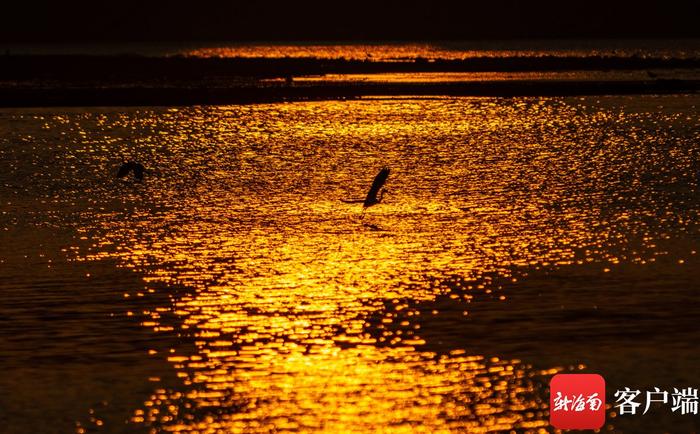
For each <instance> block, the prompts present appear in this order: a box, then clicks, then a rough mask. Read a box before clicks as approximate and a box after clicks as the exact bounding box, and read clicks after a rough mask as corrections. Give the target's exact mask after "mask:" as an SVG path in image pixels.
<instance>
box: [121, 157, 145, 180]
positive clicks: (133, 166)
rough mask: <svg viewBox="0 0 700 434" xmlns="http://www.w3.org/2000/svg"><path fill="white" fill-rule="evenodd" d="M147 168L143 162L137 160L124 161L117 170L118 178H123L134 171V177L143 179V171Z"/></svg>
mask: <svg viewBox="0 0 700 434" xmlns="http://www.w3.org/2000/svg"><path fill="white" fill-rule="evenodd" d="M145 170H146V169H145V168H144V167H143V165H142V164H141V163H137V162H135V161H128V162H124V163H123V164H122V165H121V166H120V167H119V170H118V171H117V178H123V177H125V176H126V175H128V174H129V172H131V171H133V172H134V179H136V180H138V181H141V180H143V173H144V171H145Z"/></svg>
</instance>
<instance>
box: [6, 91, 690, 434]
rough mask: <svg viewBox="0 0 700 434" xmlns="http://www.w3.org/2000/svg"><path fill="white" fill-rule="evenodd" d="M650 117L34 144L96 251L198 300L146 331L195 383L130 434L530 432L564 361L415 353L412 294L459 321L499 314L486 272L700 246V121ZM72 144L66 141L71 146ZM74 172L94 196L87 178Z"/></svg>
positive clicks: (139, 127)
mask: <svg viewBox="0 0 700 434" xmlns="http://www.w3.org/2000/svg"><path fill="white" fill-rule="evenodd" d="M622 102H623V103H624V99H623V100H622ZM648 103H649V104H650V109H649V110H641V111H638V112H627V111H625V110H624V109H620V108H619V106H618V105H619V104H620V101H613V102H609V103H607V104H608V106H605V107H600V106H598V107H592V106H595V104H599V103H596V102H595V101H591V100H582V101H579V100H566V101H563V100H558V99H515V100H504V99H464V98H456V99H452V98H450V99H425V100H420V99H407V100H403V99H387V100H382V99H376V100H368V101H354V102H333V101H329V102H309V103H295V104H274V105H252V106H239V107H196V108H186V109H170V110H165V109H153V110H149V109H138V110H127V111H109V110H106V111H96V112H95V113H79V112H68V113H65V114H60V115H59V114H46V115H41V119H39V120H40V121H41V122H42V123H43V124H44V125H45V129H44V131H43V132H40V133H38V134H37V137H33V138H32V140H47V141H49V142H50V143H52V145H51V146H52V149H53V150H54V151H55V152H62V153H64V155H65V156H66V157H65V158H66V160H67V162H66V163H63V164H65V166H60V167H61V168H59V169H52V170H59V171H60V170H65V173H64V174H63V175H59V177H60V176H65V177H66V178H67V179H66V186H65V188H64V189H63V190H61V191H60V200H64V201H65V200H77V199H75V198H77V197H82V196H81V195H82V194H83V192H84V191H86V190H87V191H89V192H90V194H91V196H92V199H90V200H91V203H92V205H91V207H90V208H89V211H87V212H81V213H80V215H78V216H74V217H73V218H74V219H75V221H74V224H75V225H76V227H78V228H79V230H81V231H84V232H85V233H86V234H89V235H90V236H92V237H93V238H92V239H93V240H94V248H93V249H92V250H91V252H89V253H86V254H84V256H83V257H84V258H85V259H99V258H103V257H117V258H119V259H120V260H121V263H122V264H123V265H124V266H125V267H128V268H132V269H134V270H137V271H139V272H143V273H145V275H146V285H147V287H148V288H151V289H155V290H163V289H162V284H165V285H170V286H171V287H176V286H177V287H181V288H185V290H183V291H178V292H177V295H172V296H171V302H172V303H171V305H168V306H158V307H155V308H154V309H152V310H149V311H147V312H144V316H145V319H144V324H145V325H147V326H148V327H152V328H153V329H154V330H155V331H157V332H163V333H172V332H175V333H179V334H180V335H181V337H182V340H183V341H186V342H191V343H192V347H193V350H192V351H191V353H188V354H179V353H174V354H171V356H170V357H169V361H170V362H171V363H172V364H173V365H174V366H175V367H176V368H177V370H178V372H179V376H180V377H181V378H182V381H183V386H182V388H181V389H179V390H164V389H158V390H156V391H155V392H154V394H153V396H152V399H150V400H149V401H148V402H146V403H145V404H144V406H143V408H142V409H139V410H137V411H136V412H135V413H134V417H133V419H132V422H134V423H143V424H146V425H147V426H152V427H156V428H159V429H162V430H164V431H190V432H217V431H227V430H234V431H246V432H248V431H255V432H272V431H275V432H279V431H288V430H289V431H328V432H340V431H366V432H377V431H387V432H403V431H405V432H414V431H425V432H443V431H444V432H448V431H462V432H464V431H469V432H487V431H502V430H509V429H515V430H519V431H524V430H533V431H537V430H540V429H542V430H544V429H545V428H546V427H547V424H548V410H547V408H548V403H547V400H548V397H547V393H546V386H547V382H548V379H549V377H550V376H551V375H552V374H553V373H555V372H557V370H560V369H563V368H562V367H552V366H539V367H533V366H531V365H530V364H528V363H527V361H524V362H522V361H519V360H507V359H505V360H503V359H500V358H499V357H498V355H496V354H478V353H476V354H474V353H472V352H470V349H469V348H459V347H456V348H452V347H446V348H444V349H443V351H440V352H436V351H426V350H424V349H421V346H422V344H423V343H424V341H423V339H422V338H421V329H420V321H419V319H420V318H419V316H420V312H418V311H411V309H412V308H410V307H408V304H407V301H411V302H412V303H413V302H417V301H418V302H420V301H421V300H425V301H429V300H432V299H434V298H435V297H436V296H437V295H445V294H451V296H453V298H454V305H453V307H452V308H453V309H459V310H464V311H468V310H469V302H470V300H471V299H472V298H473V297H475V296H480V297H485V298H488V299H491V300H496V302H498V303H502V304H503V305H504V308H503V311H504V312H507V299H506V300H505V301H498V300H499V297H500V296H501V294H500V293H499V292H498V288H496V287H491V286H489V281H490V279H491V276H499V277H502V278H510V277H511V276H512V273H513V270H514V269H518V268H525V267H530V268H537V267H548V266H556V265H565V264H576V263H580V264H583V263H588V262H593V263H600V264H601V265H600V267H601V268H603V267H604V266H605V264H608V263H616V262H620V261H624V262H630V263H644V262H646V261H649V260H653V259H654V257H655V255H657V254H659V252H657V251H656V250H655V242H656V241H658V240H659V239H663V238H664V237H666V236H667V233H668V231H670V230H673V231H676V232H683V231H687V230H690V228H691V227H692V225H693V222H694V221H696V218H697V209H698V207H697V200H696V198H695V196H696V195H695V191H694V189H695V188H696V187H697V179H696V174H695V172H694V169H693V168H694V167H695V163H696V158H697V143H698V141H697V138H698V122H697V120H698V118H697V111H692V112H691V113H680V112H676V111H672V110H671V111H664V110H663V109H659V108H658V107H657V104H656V103H655V102H654V100H653V99H650V100H649V101H648ZM616 104H618V105H616ZM32 116H34V117H32ZM36 116H40V115H22V116H18V121H24V122H37V117H36ZM57 131H62V132H64V133H66V134H67V135H69V137H72V138H73V140H74V141H73V142H72V143H65V144H62V143H61V142H58V143H57V142H56V141H54V140H55V139H54V138H55V137H56V134H57ZM44 135H45V136H44ZM46 137H50V138H51V139H50V140H49V139H47V138H46ZM120 153H121V154H124V155H129V156H132V157H133V158H137V159H139V160H140V161H142V162H144V164H146V165H147V166H148V167H149V168H151V169H152V173H151V174H150V175H149V176H148V177H147V180H146V182H144V183H143V184H134V183H132V182H130V181H128V182H114V181H112V180H111V171H112V169H113V167H114V165H115V164H116V163H115V160H114V156H115V155H119V154H120ZM631 156H634V158H631ZM86 163H89V164H86ZM68 164H72V165H75V164H80V165H81V167H84V168H83V169H81V170H83V171H85V172H86V173H91V174H92V176H94V179H98V180H100V181H99V182H83V183H82V184H81V183H80V182H78V185H77V186H76V185H75V184H74V183H72V182H69V180H68V177H69V176H68V173H69V168H68V167H69V166H68ZM383 166H388V167H391V170H392V173H391V176H390V178H389V181H388V183H387V188H388V189H389V193H387V196H386V198H385V202H383V203H382V204H380V205H377V206H375V207H372V208H370V209H369V210H368V211H367V212H366V215H365V217H364V218H363V219H361V218H360V209H359V205H348V204H344V203H342V202H341V201H340V199H345V198H358V197H362V195H363V194H364V192H365V190H366V188H367V186H368V185H369V183H370V182H371V179H372V177H373V176H374V174H375V173H376V171H377V170H378V169H379V168H381V167H383ZM85 178H88V177H87V176H86V177H85ZM39 182H40V181H39ZM54 182H55V180H54ZM68 185H70V187H69V186H68ZM53 194H54V193H49V194H48V197H47V198H48V199H52V198H55V197H54V196H52V195H53ZM117 197H119V198H117ZM671 228H672V229H671ZM159 285H160V286H159ZM158 288H161V289H158ZM173 294H175V293H173ZM402 310H404V311H405V310H409V312H408V313H406V312H402V315H401V318H402V320H401V324H393V322H394V321H395V320H398V318H397V313H398V312H401V311H402ZM166 313H168V314H171V315H170V316H168V318H169V319H167V318H166V316H167V315H165V314H166ZM173 318H174V319H173ZM413 319H415V321H413ZM483 338H484V339H488V336H484V337H483ZM562 338H565V337H562Z"/></svg>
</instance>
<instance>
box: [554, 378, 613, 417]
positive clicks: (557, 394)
mask: <svg viewBox="0 0 700 434" xmlns="http://www.w3.org/2000/svg"><path fill="white" fill-rule="evenodd" d="M549 423H550V424H552V425H553V426H554V427H555V428H559V429H598V428H601V427H602V426H603V425H604V424H605V379H603V377H601V376H600V375H598V374H557V375H555V376H554V377H552V380H551V381H550V382H549Z"/></svg>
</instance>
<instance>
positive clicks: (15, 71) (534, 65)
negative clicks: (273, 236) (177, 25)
mask: <svg viewBox="0 0 700 434" xmlns="http://www.w3.org/2000/svg"><path fill="white" fill-rule="evenodd" d="M652 70H653V71H671V72H673V74H671V75H670V77H671V78H667V77H666V76H664V77H663V78H661V77H659V76H658V75H657V74H656V73H654V72H651V71H652ZM561 71H625V72H627V71H642V72H644V71H646V73H648V75H645V77H646V78H645V79H634V80H627V79H625V80H578V79H574V80H547V79H542V80H540V79H528V80H484V81H452V82H430V83H421V82H389V83H385V82H357V81H355V82H352V81H343V80H340V81H339V80H324V78H323V77H324V76H325V75H327V74H341V75H342V74H381V73H407V74H410V73H425V72H434V73H452V72H496V73H498V72H561ZM678 71H685V72H690V75H689V77H687V76H686V77H684V78H673V77H675V75H674V74H675V73H676V72H678ZM698 71H700V59H678V58H676V59H663V58H641V57H631V58H629V57H627V58H623V57H604V56H603V57H601V56H589V57H583V58H582V57H564V58H562V57H553V56H543V57H509V58H498V59H494V58H473V59H466V60H459V61H454V60H438V61H428V60H425V59H423V60H420V59H417V60H416V61H413V62H385V61H379V62H375V61H357V60H343V59H308V58H276V59H262V58H256V59H250V58H196V57H142V56H87V55H66V56H64V55H40V56H28V55H22V56H16V55H5V56H0V107H49V106H54V107H55V106H115V105H123V106H144V105H146V106H159V105H160V106H170V105H208V104H246V103H264V102H279V101H302V100H324V99H356V98H362V97H368V96H399V95H401V96H404V95H416V96H500V97H517V96H585V95H632V94H683V93H697V92H698V91H700V74H699V73H698ZM308 76H316V77H319V79H318V80H315V81H314V82H312V83H309V82H305V83H303V84H299V83H294V82H293V80H294V77H308ZM268 79H281V80H279V81H278V82H274V83H270V82H266V80H268Z"/></svg>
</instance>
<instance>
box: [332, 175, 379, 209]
mask: <svg viewBox="0 0 700 434" xmlns="http://www.w3.org/2000/svg"><path fill="white" fill-rule="evenodd" d="M389 172H390V171H389V169H388V168H386V167H385V168H383V169H382V170H380V171H379V173H377V176H375V177H374V181H373V182H372V186H371V187H370V188H369V191H368V192H367V196H366V197H365V198H364V200H343V202H345V203H361V204H362V209H363V211H364V210H365V209H367V208H369V207H370V206H372V205H376V204H378V203H380V202H381V201H382V199H384V193H385V192H387V191H388V190H387V189H386V188H385V189H382V187H383V186H384V184H385V183H386V180H387V178H388V177H389ZM377 195H379V197H377Z"/></svg>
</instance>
